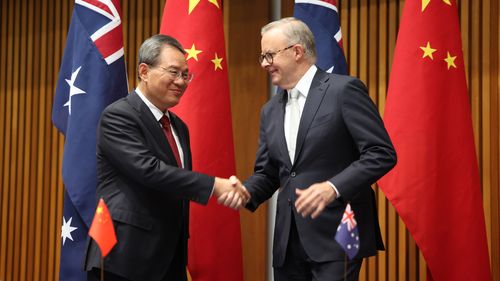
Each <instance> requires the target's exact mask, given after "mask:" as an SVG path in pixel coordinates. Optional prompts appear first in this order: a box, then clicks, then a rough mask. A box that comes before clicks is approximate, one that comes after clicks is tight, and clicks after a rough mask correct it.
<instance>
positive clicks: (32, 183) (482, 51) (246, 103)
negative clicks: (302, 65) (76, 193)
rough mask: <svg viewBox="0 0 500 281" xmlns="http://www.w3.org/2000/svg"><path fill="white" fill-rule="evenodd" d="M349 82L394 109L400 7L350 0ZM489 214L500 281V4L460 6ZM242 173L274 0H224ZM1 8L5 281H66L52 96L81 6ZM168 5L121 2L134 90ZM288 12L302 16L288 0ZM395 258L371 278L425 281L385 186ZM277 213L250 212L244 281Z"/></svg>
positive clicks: (261, 272) (367, 273) (366, 271)
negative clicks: (61, 277) (354, 80)
mask: <svg viewBox="0 0 500 281" xmlns="http://www.w3.org/2000/svg"><path fill="white" fill-rule="evenodd" d="M339 2H340V3H339V7H340V18H341V26H342V31H343V34H344V48H345V52H346V57H347V60H348V64H349V71H350V73H351V75H355V76H358V77H360V78H361V79H362V80H363V81H364V82H365V83H366V84H367V85H368V88H369V90H370V95H371V97H372V98H373V100H374V101H375V102H376V103H377V105H378V107H379V109H380V112H381V113H383V112H384V106H385V95H386V91H387V82H388V77H389V73H390V66H391V63H392V54H393V51H394V46H395V42H396V35H397V28H398V23H399V17H400V15H401V11H402V7H403V4H404V1H402V0H371V1H370V0H340V1H339ZM459 2H460V3H459V6H460V18H461V29H462V41H463V49H464V55H465V64H466V71H467V80H468V85H469V93H470V101H471V108H472V119H473V124H474V132H475V140H476V148H477V154H478V161H479V165H480V168H481V178H482V192H483V201H484V212H485V217H486V223H487V233H488V243H489V249H490V257H491V264H492V271H493V276H494V280H497V281H500V233H499V227H500V210H499V206H498V205H499V202H500V192H499V187H500V184H499V172H500V167H499V159H500V143H499V123H500V116H499V107H500V100H499V98H498V96H499V91H500V79H499V75H500V74H499V64H500V49H499V46H500V30H499V26H500V21H499V14H500V8H499V3H498V0H483V1H477V0H476V1H473V0H463V1H459ZM223 4H224V5H223V6H224V19H225V32H226V45H227V51H228V63H229V75H230V83H231V85H230V86H231V99H232V100H231V106H232V111H233V126H234V138H235V151H236V164H237V172H238V175H239V176H240V177H241V178H245V177H246V176H248V175H249V174H250V173H251V171H252V166H253V161H254V157H255V150H256V142H257V133H258V118H259V110H260V107H261V106H262V104H263V103H265V101H266V100H267V99H268V90H267V89H268V86H267V85H268V84H267V83H268V82H267V76H266V74H265V72H264V71H263V70H261V69H260V67H259V65H258V63H257V54H258V53H260V27H261V26H263V25H264V24H266V23H267V22H268V21H269V19H270V15H271V8H270V7H271V4H270V0H253V1H247V0H225V1H224V3H223ZM0 5H1V7H0V9H1V10H0V15H1V18H0V34H1V42H0V280H2V281H6V280H8V281H11V280H12V281H14V280H15V281H17V280H57V279H58V266H59V251H60V229H61V221H62V195H63V192H62V191H63V186H62V180H61V175H60V174H61V173H60V171H61V159H62V148H63V138H62V137H61V136H60V135H59V134H58V133H57V132H56V130H55V129H54V127H53V126H52V124H51V121H50V116H51V108H52V99H53V96H54V91H55V84H56V80H57V74H58V70H59V66H60V61H61V57H62V52H63V49H64V45H65V39H66V33H67V30H68V26H69V20H70V17H71V11H72V6H73V4H72V1H69V0H38V1H37V0H3V1H1V4H0ZM163 5H164V1H163V0H144V1H135V0H122V9H123V25H124V35H125V54H126V60H127V68H128V76H129V84H130V86H131V87H132V86H133V85H135V65H136V53H137V49H138V47H139V45H140V43H141V42H142V41H143V40H144V39H145V38H147V37H149V36H150V35H152V34H155V33H157V31H158V30H159V25H160V21H161V14H162V9H163ZM281 9H282V11H281V13H282V15H283V16H289V15H291V14H292V13H293V1H292V0H284V1H282V6H281ZM374 188H375V189H376V192H377V196H378V210H379V217H380V219H381V227H382V232H383V236H384V241H385V243H386V246H387V251H385V252H381V253H380V254H379V255H378V256H377V257H373V258H370V259H368V261H367V262H365V263H364V266H363V269H362V274H361V278H360V279H361V280H425V263H424V261H423V259H422V257H421V256H420V254H419V251H418V249H417V247H416V246H415V243H414V242H413V240H412V238H411V237H410V235H409V234H408V232H407V231H406V229H405V227H404V225H403V223H402V222H401V221H400V220H399V218H398V216H397V214H396V213H395V211H394V209H393V208H392V206H391V205H390V203H388V202H387V200H386V199H385V197H384V195H383V194H382V193H381V192H380V191H379V190H378V189H377V188H376V187H374ZM266 212H267V208H266V206H263V207H261V208H260V209H259V210H258V211H257V212H256V213H254V214H251V213H250V212H248V211H242V212H241V218H242V222H241V226H242V239H243V254H244V270H245V280H246V281H261V280H262V281H263V280H265V276H266V263H267V260H266V249H267V248H266V247H267V245H266V237H267V236H266V233H267V227H268V226H267V219H266V217H267V215H266Z"/></svg>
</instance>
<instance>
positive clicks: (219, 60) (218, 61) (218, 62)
mask: <svg viewBox="0 0 500 281" xmlns="http://www.w3.org/2000/svg"><path fill="white" fill-rule="evenodd" d="M222 60H223V58H219V57H218V56H217V53H215V58H214V59H213V60H212V62H213V63H214V71H215V70H217V68H220V69H221V70H222V65H221V63H222Z"/></svg>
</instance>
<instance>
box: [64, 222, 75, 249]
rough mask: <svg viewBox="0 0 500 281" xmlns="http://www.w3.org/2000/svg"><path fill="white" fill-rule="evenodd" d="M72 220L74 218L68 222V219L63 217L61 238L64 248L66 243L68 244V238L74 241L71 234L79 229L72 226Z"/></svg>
mask: <svg viewBox="0 0 500 281" xmlns="http://www.w3.org/2000/svg"><path fill="white" fill-rule="evenodd" d="M72 220H73V217H71V218H69V220H68V221H66V219H65V218H64V217H63V225H62V227H61V238H62V239H63V246H64V243H65V242H66V238H68V239H70V240H71V241H74V240H73V236H71V232H73V231H75V230H76V229H78V227H73V226H71V221H72Z"/></svg>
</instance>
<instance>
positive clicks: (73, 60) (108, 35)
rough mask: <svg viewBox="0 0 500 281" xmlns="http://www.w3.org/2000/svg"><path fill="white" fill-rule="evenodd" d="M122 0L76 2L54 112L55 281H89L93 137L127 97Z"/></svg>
mask: <svg viewBox="0 0 500 281" xmlns="http://www.w3.org/2000/svg"><path fill="white" fill-rule="evenodd" d="M120 13H121V12H120V0H76V1H75V5H74V8H73V15H72V18H71V24H70V26H69V31H68V37H67V40H66V48H65V49H64V56H63V59H62V63H61V69H60V70H59V78H58V81H57V86H56V94H55V96H54V103H53V106H52V123H54V126H55V127H57V129H58V130H59V131H60V132H61V133H62V134H64V136H65V142H64V155H63V163H62V178H63V182H64V186H65V189H66V191H65V193H64V210H63V218H62V223H63V225H62V227H61V238H62V243H61V259H60V261H61V262H60V273H59V278H60V279H59V280H72V281H74V280H87V275H86V273H85V272H84V271H83V257H84V254H85V246H86V240H87V233H88V229H89V226H90V224H91V222H92V217H93V215H94V211H95V209H96V201H97V200H96V194H95V190H96V185H97V168H96V165H97V160H96V131H97V123H98V121H99V118H100V116H101V112H102V111H103V109H104V108H105V107H106V106H107V105H109V104H110V103H111V102H113V101H115V100H117V99H118V98H120V97H123V96H125V95H126V94H127V92H128V85H127V76H126V72H125V59H124V51H123V31H122V24H121V23H122V21H121V15H120Z"/></svg>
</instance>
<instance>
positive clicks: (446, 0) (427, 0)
mask: <svg viewBox="0 0 500 281" xmlns="http://www.w3.org/2000/svg"><path fill="white" fill-rule="evenodd" d="M441 1H443V2H444V3H445V4H448V5H450V6H451V2H450V0H441ZM430 2H431V0H422V12H423V11H424V10H425V8H427V5H429V3H430Z"/></svg>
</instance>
